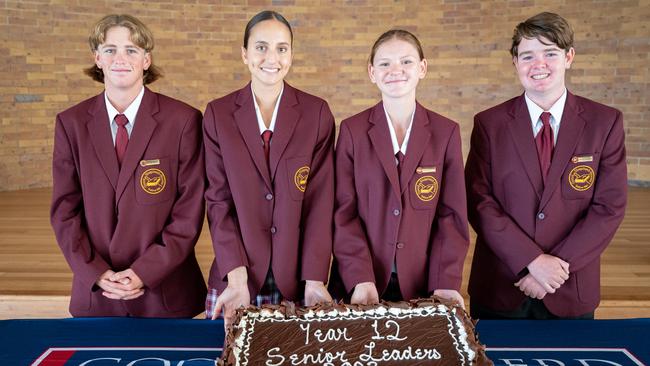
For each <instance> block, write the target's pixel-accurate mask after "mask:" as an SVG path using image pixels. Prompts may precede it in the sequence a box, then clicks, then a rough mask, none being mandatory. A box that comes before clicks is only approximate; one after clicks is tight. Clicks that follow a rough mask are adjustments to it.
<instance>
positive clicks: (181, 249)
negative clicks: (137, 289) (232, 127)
mask: <svg viewBox="0 0 650 366" xmlns="http://www.w3.org/2000/svg"><path fill="white" fill-rule="evenodd" d="M177 179H178V188H177V192H176V197H175V201H174V204H173V206H172V209H171V213H170V214H169V217H168V218H167V221H166V224H165V226H164V228H163V230H162V235H161V242H160V243H153V245H150V246H149V247H148V248H147V250H146V251H145V252H144V253H142V255H140V257H139V258H138V259H137V260H136V261H135V262H133V264H132V265H131V268H132V269H133V271H134V272H135V273H136V274H137V275H138V276H139V277H140V279H141V280H142V282H143V283H144V284H145V285H146V286H147V287H149V288H155V287H158V286H159V285H160V284H161V282H162V281H163V280H164V279H165V278H166V277H168V276H169V275H170V274H171V273H172V272H173V271H175V270H176V268H177V267H178V266H179V265H180V264H182V263H183V262H184V261H185V260H187V258H188V256H190V255H193V253H194V246H195V245H196V241H197V240H198V237H199V234H200V233H201V227H202V226H203V217H204V214H205V208H204V206H205V204H204V201H203V192H204V190H205V172H204V154H203V144H202V142H201V112H199V111H198V110H193V113H191V114H190V116H189V118H188V120H187V121H186V122H185V125H184V126H183V131H182V135H181V140H180V146H179V151H178V178H177Z"/></svg>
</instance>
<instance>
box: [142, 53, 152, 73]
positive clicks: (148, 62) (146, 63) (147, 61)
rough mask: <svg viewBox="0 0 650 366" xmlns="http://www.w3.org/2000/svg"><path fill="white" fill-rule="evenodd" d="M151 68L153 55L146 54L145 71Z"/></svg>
mask: <svg viewBox="0 0 650 366" xmlns="http://www.w3.org/2000/svg"><path fill="white" fill-rule="evenodd" d="M149 66H151V53H149V52H145V53H144V67H143V69H144V70H147V69H149Z"/></svg>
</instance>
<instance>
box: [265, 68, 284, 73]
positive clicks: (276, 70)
mask: <svg viewBox="0 0 650 366" xmlns="http://www.w3.org/2000/svg"><path fill="white" fill-rule="evenodd" d="M261 69H262V71H264V72H270V73H278V72H280V69H279V68H269V67H262V68H261Z"/></svg>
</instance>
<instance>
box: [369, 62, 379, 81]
mask: <svg viewBox="0 0 650 366" xmlns="http://www.w3.org/2000/svg"><path fill="white" fill-rule="evenodd" d="M373 71H374V67H373V66H372V64H368V77H370V81H372V83H373V84H375V83H376V82H377V80H375V75H373V73H372V72H373Z"/></svg>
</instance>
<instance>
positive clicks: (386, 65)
mask: <svg viewBox="0 0 650 366" xmlns="http://www.w3.org/2000/svg"><path fill="white" fill-rule="evenodd" d="M377 66H379V67H388V62H380V63H379V65H377Z"/></svg>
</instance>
